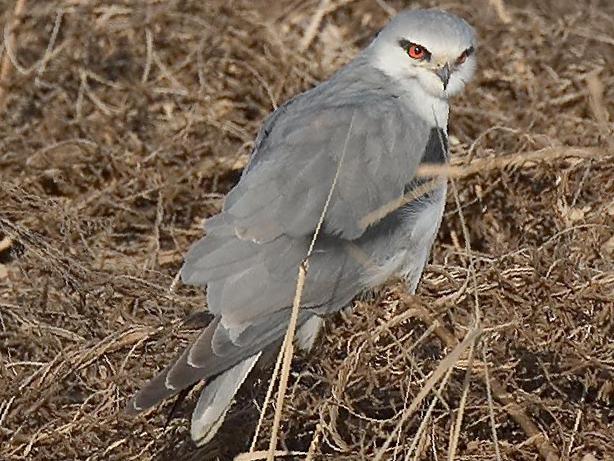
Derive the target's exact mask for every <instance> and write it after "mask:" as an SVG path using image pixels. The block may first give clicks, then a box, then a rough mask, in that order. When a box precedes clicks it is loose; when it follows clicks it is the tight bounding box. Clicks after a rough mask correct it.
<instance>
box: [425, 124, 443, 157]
mask: <svg viewBox="0 0 614 461" xmlns="http://www.w3.org/2000/svg"><path fill="white" fill-rule="evenodd" d="M447 161H448V137H447V136H446V133H445V132H444V131H443V130H442V129H441V128H432V129H431V134H430V135H429V141H428V142H427V143H426V148H425V149H424V154H423V155H422V163H439V164H441V163H446V162H447Z"/></svg>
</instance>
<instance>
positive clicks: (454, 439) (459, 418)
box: [448, 344, 475, 461]
mask: <svg viewBox="0 0 614 461" xmlns="http://www.w3.org/2000/svg"><path fill="white" fill-rule="evenodd" d="M474 349H475V344H472V345H471V348H470V349H469V359H468V363H467V371H466V372H465V379H464V381H463V393H462V395H461V399H460V402H459V403H458V414H457V415H456V421H455V422H454V431H453V432H452V436H451V437H450V448H449V449H448V461H454V457H455V456H456V448H457V447H458V440H459V438H460V430H461V426H462V425H463V415H464V414H465V406H466V405H467V395H468V394H469V385H470V383H471V370H472V368H473V351H474Z"/></svg>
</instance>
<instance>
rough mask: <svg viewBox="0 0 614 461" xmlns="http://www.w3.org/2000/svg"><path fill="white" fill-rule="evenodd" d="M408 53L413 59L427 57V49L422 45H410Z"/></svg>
mask: <svg viewBox="0 0 614 461" xmlns="http://www.w3.org/2000/svg"><path fill="white" fill-rule="evenodd" d="M407 54H408V55H409V57H410V58H412V59H424V58H425V57H426V50H425V49H424V48H422V47H421V46H420V45H410V46H409V48H407Z"/></svg>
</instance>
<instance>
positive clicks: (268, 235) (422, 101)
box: [127, 9, 477, 446]
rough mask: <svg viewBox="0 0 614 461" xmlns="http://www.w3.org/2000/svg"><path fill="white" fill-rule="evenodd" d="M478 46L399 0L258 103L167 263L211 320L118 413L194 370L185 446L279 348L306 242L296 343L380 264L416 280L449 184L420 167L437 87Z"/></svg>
mask: <svg viewBox="0 0 614 461" xmlns="http://www.w3.org/2000/svg"><path fill="white" fill-rule="evenodd" d="M476 49H477V45H476V33H475V31H474V29H473V28H472V27H471V26H470V25H469V24H468V23H467V22H466V21H465V20H464V19H462V18H460V17H458V16H456V15H454V14H452V13H449V12H446V11H441V10H433V9H428V10H405V11H401V12H399V13H398V14H397V15H395V16H394V17H393V18H392V19H391V20H390V21H389V23H388V24H387V25H386V26H384V27H383V29H381V30H380V31H379V32H378V33H377V35H376V36H375V37H374V39H373V40H372V42H371V43H370V44H369V45H368V46H367V47H366V48H364V49H363V50H362V51H361V52H359V53H358V55H357V56H356V57H354V58H353V59H352V60H351V61H350V62H349V63H348V64H347V65H345V66H344V67H342V68H341V69H339V70H338V71H337V72H336V73H335V74H333V75H332V76H331V77H330V78H329V79H328V80H326V81H324V82H322V83H320V84H319V85H317V86H315V87H313V88H312V89H310V90H308V91H306V92H304V93H301V94H299V95H297V96H295V97H293V98H291V99H289V100H288V101H287V102H286V103H284V104H283V105H281V106H280V107H279V108H277V109H276V110H275V111H273V112H272V113H271V114H270V115H269V116H268V117H267V118H266V119H265V121H264V122H263V125H262V127H261V129H260V131H259V133H258V135H257V137H256V140H255V143H254V147H253V150H252V153H251V156H250V158H249V160H248V163H247V165H246V167H245V168H244V170H243V172H242V174H241V177H240V179H239V180H238V183H237V184H236V185H235V186H234V187H233V188H232V189H231V190H230V192H229V193H228V194H227V196H226V198H225V200H224V204H223V207H222V209H221V211H220V212H219V213H218V214H216V215H214V216H212V217H210V218H208V219H206V220H205V224H204V227H205V231H206V233H205V236H204V237H203V238H202V239H201V240H199V241H197V242H196V243H195V244H193V246H192V247H191V248H190V249H189V251H188V253H187V255H186V257H185V259H184V264H183V267H182V268H181V271H180V274H181V279H182V281H183V282H184V283H186V284H190V285H195V286H199V287H203V288H206V300H207V307H208V311H209V313H210V314H211V316H212V320H211V321H210V323H209V324H208V325H207V326H206V327H205V328H204V329H202V331H200V332H199V333H198V336H197V337H196V338H195V339H194V340H193V342H192V343H191V344H190V345H189V346H188V347H187V348H186V349H185V350H184V351H183V352H182V353H181V354H180V355H179V356H178V357H177V358H176V359H175V360H174V361H173V362H172V363H171V364H170V365H168V366H167V367H166V368H164V369H163V370H162V371H161V372H159V374H157V375H156V376H155V377H154V378H153V379H152V380H151V381H149V382H148V383H147V384H146V385H145V386H144V387H143V388H142V389H141V390H140V391H138V393H137V394H136V395H135V396H134V397H133V398H132V399H131V400H130V401H129V402H128V404H127V410H128V412H129V413H139V412H142V411H144V410H147V409H149V408H151V407H153V406H155V405H156V404H158V403H159V402H160V401H162V400H164V399H166V398H168V397H171V396H173V395H176V394H179V393H181V392H185V390H186V389H190V388H192V387H193V386H194V385H195V384H197V383H201V382H204V383H205V384H204V387H203V389H202V391H201V393H200V396H199V399H198V401H197V403H196V406H195V408H194V410H193V412H192V418H191V429H190V433H191V438H192V440H193V441H194V442H195V444H196V445H197V446H202V445H205V444H206V443H208V442H209V441H211V440H212V438H213V437H214V436H215V434H216V433H217V432H218V430H219V428H220V426H221V424H222V422H223V421H224V417H225V415H226V413H227V411H228V410H229V408H230V407H231V405H232V403H233V401H234V399H235V396H236V394H237V393H238V391H239V389H240V387H241V385H242V384H243V382H244V381H245V379H246V378H247V377H248V375H249V374H250V372H251V371H252V369H253V368H254V366H255V365H256V364H257V363H258V362H259V360H261V359H262V360H264V357H265V356H267V355H268V356H270V355H271V354H270V351H271V350H273V351H275V350H279V347H280V345H281V341H282V339H283V336H284V334H285V332H286V329H287V327H288V324H289V319H290V314H291V310H292V302H293V297H294V294H295V289H296V280H297V274H298V268H299V266H300V265H301V264H302V263H303V261H305V258H306V256H307V255H308V254H309V258H308V271H307V272H306V277H305V285H304V291H303V293H302V298H301V305H300V310H299V314H298V321H297V338H296V342H297V345H298V346H299V348H301V349H304V350H307V351H308V350H310V349H311V348H312V347H313V345H314V344H315V342H316V341H317V338H318V336H319V334H320V330H321V327H322V325H323V322H324V318H325V317H326V316H327V315H329V314H332V313H335V312H338V311H340V310H343V309H345V308H346V307H348V306H350V305H351V303H352V300H353V299H355V298H356V297H357V296H359V295H360V294H362V293H364V292H368V291H369V290H373V289H376V288H377V287H379V286H381V285H382V284H384V283H385V282H386V281H387V280H389V279H391V278H393V277H397V278H401V279H403V280H405V283H406V288H407V290H408V292H410V293H412V294H413V293H414V292H415V290H416V287H417V285H418V282H419V280H420V277H421V275H422V272H423V270H424V267H425V265H426V263H427V260H428V258H429V255H430V251H431V247H432V245H433V243H434V240H435V237H436V234H437V232H438V229H439V226H440V224H441V221H442V216H443V211H444V206H445V200H446V178H445V175H442V174H440V173H437V172H435V173H432V176H423V175H420V174H419V169H420V167H422V166H424V165H433V164H434V165H435V166H444V165H445V164H446V163H447V162H448V161H449V158H448V157H449V152H448V132H447V131H448V114H449V98H450V97H451V96H454V95H456V94H458V93H460V92H461V91H462V90H463V88H464V87H465V85H466V84H467V83H468V82H469V81H470V80H471V79H472V77H473V75H474V72H475V69H476V63H477V60H476ZM314 233H317V239H315V240H314V239H313V236H314ZM312 240H314V244H313V247H312V248H311V250H312V251H311V252H310V244H311V242H312Z"/></svg>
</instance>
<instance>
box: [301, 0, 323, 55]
mask: <svg viewBox="0 0 614 461" xmlns="http://www.w3.org/2000/svg"><path fill="white" fill-rule="evenodd" d="M329 5H330V0H321V1H320V5H318V9H317V10H316V13H315V14H314V15H313V17H312V18H311V22H310V23H309V26H308V27H307V30H306V31H305V35H304V36H303V39H302V40H301V44H300V45H299V51H300V52H304V51H305V50H307V48H309V45H311V42H312V41H313V39H314V38H315V36H316V33H317V32H318V27H320V23H321V22H322V19H323V18H324V15H325V14H326V10H328V7H329Z"/></svg>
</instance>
